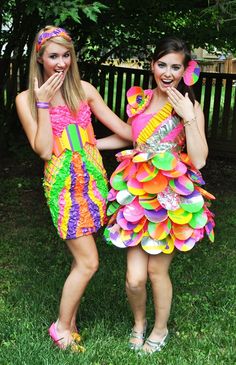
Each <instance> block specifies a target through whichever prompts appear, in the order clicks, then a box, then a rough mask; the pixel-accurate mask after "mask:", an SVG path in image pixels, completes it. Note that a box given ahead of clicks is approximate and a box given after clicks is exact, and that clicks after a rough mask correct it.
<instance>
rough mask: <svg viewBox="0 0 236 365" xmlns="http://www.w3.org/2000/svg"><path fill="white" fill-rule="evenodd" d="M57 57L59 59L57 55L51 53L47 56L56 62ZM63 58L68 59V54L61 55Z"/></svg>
mask: <svg viewBox="0 0 236 365" xmlns="http://www.w3.org/2000/svg"><path fill="white" fill-rule="evenodd" d="M58 57H60V55H58V54H57V53H51V54H49V58H50V59H51V60H56V59H57V58H58ZM62 57H63V58H66V59H67V58H69V57H70V52H66V53H64V54H63V55H62Z"/></svg>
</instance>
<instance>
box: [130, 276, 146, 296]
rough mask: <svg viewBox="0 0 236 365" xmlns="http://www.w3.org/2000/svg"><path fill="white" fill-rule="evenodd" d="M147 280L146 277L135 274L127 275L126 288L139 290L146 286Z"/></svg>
mask: <svg viewBox="0 0 236 365" xmlns="http://www.w3.org/2000/svg"><path fill="white" fill-rule="evenodd" d="M146 282H147V278H146V277H138V276H135V275H129V274H127V276H126V289H127V290H129V291H133V292H135V291H139V290H142V289H144V288H145V286H146Z"/></svg>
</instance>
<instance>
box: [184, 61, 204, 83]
mask: <svg viewBox="0 0 236 365" xmlns="http://www.w3.org/2000/svg"><path fill="white" fill-rule="evenodd" d="M200 71H201V70H200V66H199V65H198V63H197V62H196V61H193V60H191V61H189V63H188V66H187V68H186V70H185V72H184V76H183V79H184V83H185V85H187V86H192V85H193V84H195V83H196V82H197V81H198V79H199V76H200Z"/></svg>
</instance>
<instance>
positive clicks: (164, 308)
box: [143, 253, 174, 351]
mask: <svg viewBox="0 0 236 365" xmlns="http://www.w3.org/2000/svg"><path fill="white" fill-rule="evenodd" d="M173 257H174V253H172V254H170V255H167V254H159V255H155V256H149V261H148V273H149V278H150V280H151V283H152V290H153V300H154V306H155V324H154V327H153V330H152V332H151V333H150V335H149V339H150V340H152V341H157V342H159V341H161V340H162V339H163V337H164V336H165V335H166V334H167V322H168V319H169V315H170V308H171V302H172V284H171V280H170V277H169V272H168V271H169V266H170V264H171V261H172V259H173ZM148 349H149V346H148V344H144V346H143V350H144V351H145V350H146V351H148Z"/></svg>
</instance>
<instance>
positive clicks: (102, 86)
mask: <svg viewBox="0 0 236 365" xmlns="http://www.w3.org/2000/svg"><path fill="white" fill-rule="evenodd" d="M0 68H1V60H0ZM80 70H81V75H82V78H83V79H85V80H87V81H90V82H91V83H92V84H93V85H94V86H95V87H96V88H97V89H98V90H99V92H100V94H101V95H102V97H103V98H104V100H105V102H106V103H107V104H108V105H109V107H110V108H111V109H113V110H114V112H115V113H116V114H117V115H119V116H120V117H121V118H122V119H123V120H126V113H125V105H126V91H127V90H128V89H129V88H130V87H131V86H133V85H140V86H142V87H143V88H149V87H152V86H153V78H152V75H151V74H150V72H149V71H147V70H140V69H130V68H125V67H113V66H105V65H100V66H97V65H92V64H90V65H88V64H86V65H85V64H81V65H80ZM25 74H26V68H25V65H24V64H22V65H20V66H16V65H15V64H14V62H13V63H12V66H11V68H10V69H9V75H8V78H7V82H6V83H5V85H3V84H2V82H1V81H0V103H1V105H2V107H4V108H5V110H7V111H9V110H12V108H13V109H14V98H15V95H16V94H17V92H19V91H21V90H23V89H25V88H26V77H25ZM194 89H195V93H196V97H197V100H199V101H200V103H201V105H202V107H203V110H204V115H205V120H206V135H207V139H208V143H209V147H210V153H211V154H212V155H220V154H223V155H224V156H232V157H236V74H227V73H210V72H202V73H201V76H200V79H199V81H198V82H197V84H196V85H195V87H194ZM2 107H1V108H2ZM14 118H15V115H14ZM95 129H96V134H97V136H98V137H100V136H102V135H103V136H104V135H106V134H108V131H107V130H105V129H104V127H103V126H100V124H99V123H95Z"/></svg>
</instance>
